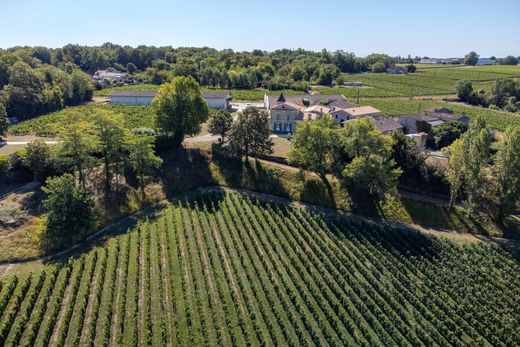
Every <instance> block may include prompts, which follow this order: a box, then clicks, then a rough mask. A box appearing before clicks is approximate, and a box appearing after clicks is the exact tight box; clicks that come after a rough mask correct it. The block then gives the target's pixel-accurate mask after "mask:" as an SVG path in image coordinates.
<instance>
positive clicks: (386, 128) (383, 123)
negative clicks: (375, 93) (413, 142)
mask: <svg viewBox="0 0 520 347" xmlns="http://www.w3.org/2000/svg"><path fill="white" fill-rule="evenodd" d="M331 116H332V119H333V120H334V121H335V122H336V123H338V124H339V126H340V127H342V128H343V127H344V126H345V123H346V122H350V121H353V120H355V119H359V118H363V117H368V118H370V121H371V122H372V124H373V125H374V127H376V128H377V129H379V130H381V132H382V133H383V134H387V135H389V134H393V133H395V132H403V131H404V126H403V125H402V124H400V123H399V122H398V121H396V120H395V119H394V118H392V117H388V116H385V115H384V114H382V113H381V111H379V110H378V109H376V108H374V107H372V106H360V107H352V108H347V109H339V110H336V111H335V112H333V113H332V114H331Z"/></svg>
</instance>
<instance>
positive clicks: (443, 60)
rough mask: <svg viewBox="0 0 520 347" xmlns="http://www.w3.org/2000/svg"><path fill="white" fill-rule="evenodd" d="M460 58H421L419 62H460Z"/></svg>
mask: <svg viewBox="0 0 520 347" xmlns="http://www.w3.org/2000/svg"><path fill="white" fill-rule="evenodd" d="M461 62H462V58H422V59H421V60H420V61H419V63H420V64H460V63H461Z"/></svg>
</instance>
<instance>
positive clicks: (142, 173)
mask: <svg viewBox="0 0 520 347" xmlns="http://www.w3.org/2000/svg"><path fill="white" fill-rule="evenodd" d="M153 141H154V139H153V137H151V136H146V135H136V136H134V138H133V139H132V142H131V143H130V147H129V150H130V156H129V162H130V166H131V167H132V169H133V170H134V172H135V174H136V176H137V180H138V181H139V187H140V189H141V193H142V194H143V199H144V198H145V191H144V187H145V183H146V180H147V179H148V177H149V176H151V175H152V174H153V172H154V171H155V170H156V169H157V168H158V167H160V166H161V164H162V159H161V158H159V157H158V156H156V155H155V152H154V150H153Z"/></svg>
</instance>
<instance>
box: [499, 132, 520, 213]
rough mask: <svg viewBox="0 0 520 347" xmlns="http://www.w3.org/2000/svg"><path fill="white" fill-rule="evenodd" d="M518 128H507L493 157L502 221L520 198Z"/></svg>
mask: <svg viewBox="0 0 520 347" xmlns="http://www.w3.org/2000/svg"><path fill="white" fill-rule="evenodd" d="M519 153H520V129H519V128H516V127H510V128H508V129H507V130H506V131H505V132H504V135H503V138H502V143H501V145H500V148H499V149H498V151H497V153H496V155H495V157H494V166H493V176H494V179H495V181H496V190H495V191H496V198H497V213H496V217H497V219H498V220H500V221H503V220H504V219H505V218H506V217H507V216H508V215H509V214H511V213H513V212H514V211H515V209H516V204H517V202H518V200H519V199H520V156H519Z"/></svg>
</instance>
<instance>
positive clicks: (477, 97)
mask: <svg viewBox="0 0 520 347" xmlns="http://www.w3.org/2000/svg"><path fill="white" fill-rule="evenodd" d="M456 89H457V96H458V97H459V99H460V100H461V101H464V102H467V103H469V104H472V105H479V106H483V107H489V108H492V109H501V110H504V111H507V112H517V111H519V110H520V83H518V81H517V80H515V79H512V78H503V79H499V80H496V82H495V83H494V84H493V86H492V87H491V90H490V91H485V90H483V89H480V90H477V91H475V90H474V88H473V83H472V82H471V81H466V80H461V81H458V82H457V86H456Z"/></svg>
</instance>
